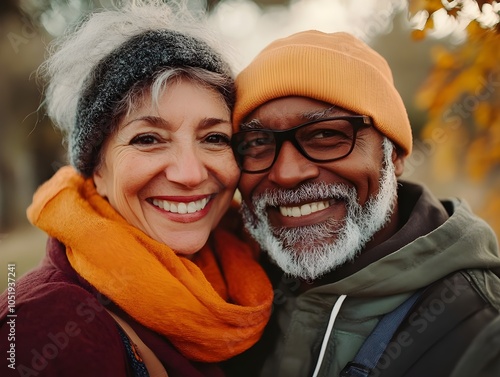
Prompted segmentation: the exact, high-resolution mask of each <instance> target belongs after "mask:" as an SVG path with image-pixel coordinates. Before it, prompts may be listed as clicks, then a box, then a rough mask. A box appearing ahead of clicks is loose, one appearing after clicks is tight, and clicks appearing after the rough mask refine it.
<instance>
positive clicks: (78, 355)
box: [0, 239, 224, 377]
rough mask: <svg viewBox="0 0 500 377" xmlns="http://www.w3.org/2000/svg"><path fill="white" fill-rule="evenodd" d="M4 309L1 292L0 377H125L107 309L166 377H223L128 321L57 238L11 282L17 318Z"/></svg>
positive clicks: (123, 355) (121, 352) (213, 367)
mask: <svg viewBox="0 0 500 377" xmlns="http://www.w3.org/2000/svg"><path fill="white" fill-rule="evenodd" d="M152 289H156V288H155V287H152ZM172 299H175V298H172ZM7 303H8V300H7V292H4V293H3V294H2V295H1V296H0V339H1V340H0V351H1V355H2V356H1V361H0V370H1V372H0V375H1V376H4V377H6V376H37V377H41V376H51V377H56V376H68V377H79V376H82V377H83V376H85V377H87V376H92V377H101V376H102V377H110V376H111V377H121V376H128V375H130V374H129V373H130V372H129V371H128V370H129V365H128V363H127V356H126V351H125V346H124V344H123V341H122V339H121V337H120V334H119V332H118V329H117V327H116V322H115V321H114V320H113V319H112V318H111V316H110V315H109V314H108V313H107V312H106V311H105V310H104V307H105V306H106V307H107V308H108V309H110V310H112V311H113V312H116V313H117V314H119V315H120V316H121V317H122V318H126V320H127V322H128V323H129V324H130V326H132V328H133V329H134V330H135V331H136V333H137V334H138V335H139V337H140V338H141V339H142V341H143V342H144V343H145V344H146V345H147V346H148V347H149V348H150V349H151V350H152V351H153V352H154V353H155V354H156V356H157V357H158V359H160V361H161V362H162V363H163V365H164V366H165V369H166V370H167V372H168V374H169V377H176V376H183V377H189V376H192V377H201V376H214V377H221V376H223V375H224V374H223V373H222V371H221V369H220V368H219V366H217V365H215V364H204V363H197V362H192V361H190V360H188V359H187V358H186V357H184V356H183V355H182V354H180V353H179V352H178V351H177V350H176V349H175V348H174V347H173V346H172V344H171V343H170V342H169V341H168V340H167V339H166V338H164V337H163V336H162V335H159V334H158V333H155V332H153V331H152V330H149V329H147V328H146V327H144V326H142V325H141V324H139V323H138V322H136V321H134V320H133V319H131V318H130V317H126V316H125V314H124V313H123V312H120V311H119V310H118V309H117V308H116V307H115V306H114V305H113V303H112V302H110V300H109V299H107V298H106V297H104V296H102V295H101V294H99V292H96V291H95V290H94V289H93V287H92V286H91V285H90V284H89V283H88V282H86V281H85V280H84V279H83V278H81V277H80V276H79V275H78V274H77V273H76V271H75V270H73V268H72V267H71V265H70V263H69V262H68V259H67V257H66V253H65V247H64V245H62V244H61V243H59V242H58V241H57V240H55V239H49V240H48V243H47V255H46V257H45V258H44V259H43V261H42V262H41V264H40V266H38V267H37V268H36V269H34V270H33V271H31V272H30V273H28V274H26V275H25V276H23V277H22V278H19V279H18V281H17V282H16V285H15V306H14V308H15V312H14V314H15V315H16V316H15V317H14V316H9V315H12V314H13V313H12V312H8V310H9V306H8V305H7ZM11 304H12V301H11ZM11 306H12V305H11ZM179 320H182V318H179ZM6 355H7V356H6ZM12 356H13V358H12ZM13 366H15V369H12V367H13Z"/></svg>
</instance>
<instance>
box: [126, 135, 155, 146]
mask: <svg viewBox="0 0 500 377" xmlns="http://www.w3.org/2000/svg"><path fill="white" fill-rule="evenodd" d="M156 143H158V137H157V136H156V135H151V134H144V135H137V136H136V137H134V138H133V139H132V140H131V141H130V144H132V145H134V144H136V145H151V144H156Z"/></svg>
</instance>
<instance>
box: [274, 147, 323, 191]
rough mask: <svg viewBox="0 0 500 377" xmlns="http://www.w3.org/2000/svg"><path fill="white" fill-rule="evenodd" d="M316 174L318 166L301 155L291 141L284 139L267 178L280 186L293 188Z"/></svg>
mask: <svg viewBox="0 0 500 377" xmlns="http://www.w3.org/2000/svg"><path fill="white" fill-rule="evenodd" d="M318 175H319V168H318V166H317V165H316V164H315V163H314V162H312V161H309V160H308V159H307V158H306V157H305V156H303V155H302V153H300V152H299V151H298V150H297V148H295V146H294V145H293V144H292V143H291V142H289V141H285V142H284V143H283V145H282V146H281V150H280V151H279V154H278V157H277V159H276V161H275V162H274V164H273V166H272V167H271V170H270V171H269V175H268V179H269V180H270V181H272V182H273V183H275V184H276V185H278V186H280V187H283V188H293V187H295V186H297V185H299V184H300V183H303V182H304V181H308V180H310V179H313V178H317V177H318Z"/></svg>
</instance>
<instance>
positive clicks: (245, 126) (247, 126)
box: [240, 119, 264, 130]
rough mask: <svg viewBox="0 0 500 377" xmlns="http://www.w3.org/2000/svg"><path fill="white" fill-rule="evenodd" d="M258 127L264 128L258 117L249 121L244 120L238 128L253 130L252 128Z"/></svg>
mask: <svg viewBox="0 0 500 377" xmlns="http://www.w3.org/2000/svg"><path fill="white" fill-rule="evenodd" d="M260 128H264V126H263V125H262V123H261V122H260V120H258V119H252V120H250V121H249V122H244V123H241V125H240V129H242V130H254V129H260Z"/></svg>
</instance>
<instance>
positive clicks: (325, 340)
mask: <svg viewBox="0 0 500 377" xmlns="http://www.w3.org/2000/svg"><path fill="white" fill-rule="evenodd" d="M346 297H347V296H346V295H341V296H340V297H339V298H338V300H337V302H336V303H335V305H333V308H332V312H331V313H330V320H329V321H328V326H327V327H326V332H325V336H324V337H323V343H322V344H321V350H320V351H319V356H318V362H317V363H316V369H314V373H313V376H312V377H316V376H317V375H318V373H319V370H320V368H321V364H322V363H323V358H324V357H325V352H326V346H327V345H328V340H329V339H330V334H331V333H332V330H333V324H334V323H335V318H337V315H338V314H339V311H340V307H341V306H342V303H343V302H344V300H345V299H346Z"/></svg>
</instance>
